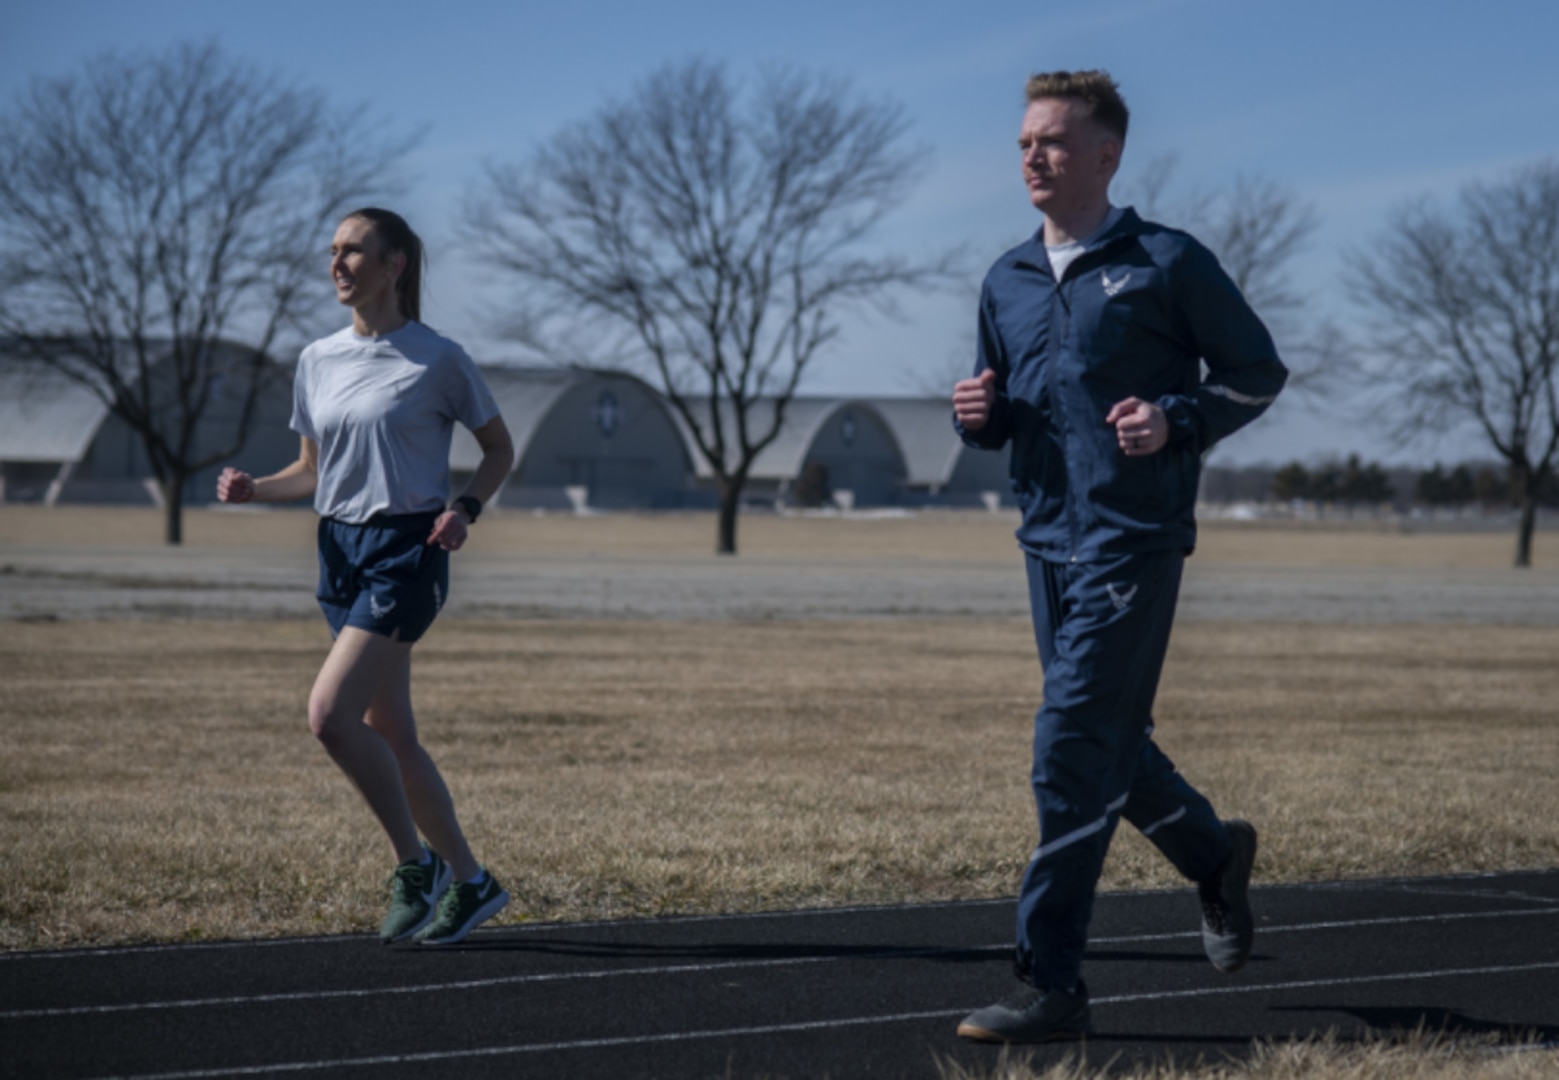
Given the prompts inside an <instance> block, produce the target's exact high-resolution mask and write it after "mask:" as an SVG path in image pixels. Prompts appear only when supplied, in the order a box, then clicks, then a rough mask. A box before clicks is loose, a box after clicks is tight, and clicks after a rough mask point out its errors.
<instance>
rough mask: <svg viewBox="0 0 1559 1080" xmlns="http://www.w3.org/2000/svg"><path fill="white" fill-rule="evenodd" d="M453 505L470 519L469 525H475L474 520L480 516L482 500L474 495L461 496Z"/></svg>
mask: <svg viewBox="0 0 1559 1080" xmlns="http://www.w3.org/2000/svg"><path fill="white" fill-rule="evenodd" d="M455 505H456V506H458V507H460V509H462V510H464V511H465V512H466V517H468V518H470V519H471V524H473V525H475V524H476V519H477V518H479V517H481V516H482V500H481V499H478V498H477V497H476V496H475V495H462V496H460V498H458V499H456V500H455Z"/></svg>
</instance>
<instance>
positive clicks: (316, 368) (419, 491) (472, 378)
mask: <svg viewBox="0 0 1559 1080" xmlns="http://www.w3.org/2000/svg"><path fill="white" fill-rule="evenodd" d="M497 415H498V405H497V403H496V402H495V401H494V400H493V395H492V392H491V391H490V390H488V388H487V383H486V382H485V381H484V380H483V379H482V375H481V372H479V371H477V369H476V365H475V364H474V363H472V361H471V358H470V357H469V356H467V355H466V352H465V350H464V349H462V348H461V347H460V346H459V345H456V344H455V343H454V342H453V341H450V340H449V339H448V338H445V337H440V336H439V335H438V334H436V333H434V332H433V331H432V330H429V329H428V328H427V327H426V326H423V325H422V324H421V323H416V322H408V323H407V324H406V325H405V326H403V327H401V328H400V329H399V330H396V331H395V332H394V333H392V334H386V335H384V336H383V337H361V336H359V335H358V334H355V333H353V332H352V328H351V327H350V326H349V327H347V328H346V329H344V330H342V331H340V332H339V333H335V334H331V335H330V336H329V337H327V338H320V339H319V340H318V341H316V342H314V343H313V344H311V345H309V346H308V347H307V348H306V349H304V350H303V355H302V356H300V357H299V358H298V371H297V377H296V379H295V380H294V382H293V390H292V430H294V431H296V432H297V433H298V434H299V435H302V436H303V437H305V438H308V439H313V440H314V441H315V442H316V443H317V444H318V445H319V486H318V487H317V488H316V489H315V492H314V509H315V510H317V511H318V512H319V513H320V515H321V516H323V517H331V518H336V519H337V520H340V521H347V522H353V523H356V524H361V523H363V522H365V521H367V520H368V519H369V518H371V517H372V516H373V515H375V514H415V513H421V512H425V511H429V510H442V509H443V508H444V507H445V505H446V504H447V503H448V501H449V443H450V438H451V437H452V435H453V434H454V425H455V421H456V420H458V421H460V422H461V423H462V424H464V425H465V426H466V427H468V428H470V429H472V430H473V431H474V430H476V429H477V428H479V427H481V426H482V425H483V424H486V423H487V422H488V421H490V420H491V419H492V418H493V417H495V416H497Z"/></svg>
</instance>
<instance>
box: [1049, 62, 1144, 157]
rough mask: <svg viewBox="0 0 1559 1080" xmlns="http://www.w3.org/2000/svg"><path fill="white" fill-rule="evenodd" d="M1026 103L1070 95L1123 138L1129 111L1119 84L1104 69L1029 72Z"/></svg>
mask: <svg viewBox="0 0 1559 1080" xmlns="http://www.w3.org/2000/svg"><path fill="white" fill-rule="evenodd" d="M1024 92H1025V93H1026V94H1027V95H1028V100H1029V103H1030V104H1033V103H1034V102H1036V101H1039V100H1040V99H1041V98H1070V99H1071V100H1073V101H1081V102H1082V103H1083V104H1084V105H1086V106H1087V107H1088V115H1089V117H1090V118H1091V119H1092V120H1093V122H1094V123H1096V124H1098V125H1099V126H1100V127H1102V128H1104V129H1105V130H1106V131H1108V132H1109V133H1110V134H1111V135H1114V136H1115V137H1116V138H1117V139H1119V140H1120V141H1121V143H1122V144H1124V143H1125V142H1126V126H1127V124H1128V123H1129V122H1130V121H1131V112H1130V111H1129V110H1128V109H1127V108H1126V102H1125V100H1124V99H1123V98H1122V97H1121V89H1120V87H1118V86H1116V85H1115V80H1114V79H1112V78H1110V73H1109V72H1108V71H1101V70H1094V71H1046V72H1041V73H1039V74H1036V75H1030V76H1029V81H1028V85H1027V86H1026V87H1025V88H1024Z"/></svg>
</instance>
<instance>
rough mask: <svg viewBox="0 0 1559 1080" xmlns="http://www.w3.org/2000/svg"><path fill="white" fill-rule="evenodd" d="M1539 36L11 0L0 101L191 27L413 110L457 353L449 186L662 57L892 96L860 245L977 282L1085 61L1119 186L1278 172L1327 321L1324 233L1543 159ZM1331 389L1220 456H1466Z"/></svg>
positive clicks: (834, 10) (1330, 245)
mask: <svg viewBox="0 0 1559 1080" xmlns="http://www.w3.org/2000/svg"><path fill="white" fill-rule="evenodd" d="M1556 37H1559V5H1556V4H1553V3H1551V2H1548V0H1521V2H1517V0H1483V2H1481V3H1476V4H1469V3H1465V2H1462V3H1450V2H1442V0H1421V2H1418V3H1413V4H1407V3H1400V2H1399V3H1385V2H1376V0H1354V2H1340V0H1308V2H1306V3H1302V4H1301V3H1265V2H1257V0H1244V2H1237V0H1094V2H1092V3H1088V4H1079V3H1055V2H1050V0H989V2H976V3H968V4H954V3H950V2H947V0H942V2H933V0H897V2H891V3H890V2H875V0H873V2H860V3H856V2H851V0H832V2H826V3H825V2H820V0H789V2H787V3H780V4H776V3H772V2H771V3H747V2H738V0H727V2H723V3H718V2H693V0H659V2H657V3H643V2H627V0H601V2H595V3H589V2H580V3H561V2H558V3H540V2H526V0H516V2H510V3H500V2H494V0H486V2H470V3H462V2H458V0H446V2H444V3H441V4H428V3H425V2H424V3H409V2H404V0H376V2H374V3H372V4H363V5H344V4H342V5H337V4H329V5H327V4H320V3H318V2H296V0H265V2H263V3H229V2H225V0H205V2H199V0H10V2H9V3H7V4H6V6H5V11H4V13H3V14H0V102H4V103H6V104H8V103H9V102H10V101H11V100H12V99H13V98H14V96H15V95H16V94H17V92H18V91H20V90H21V89H23V88H24V87H25V86H26V83H27V81H28V79H29V78H30V77H32V76H35V75H44V76H48V75H57V74H65V73H68V72H71V71H75V70H79V68H80V66H81V65H82V64H83V63H84V62H85V61H86V60H87V59H89V58H90V57H91V56H92V55H94V54H96V53H98V52H101V51H103V50H105V49H109V48H120V49H140V48H161V47H164V46H167V45H169V44H171V43H173V42H176V41H180V40H196V41H204V40H215V41H216V42H217V43H218V44H219V45H220V46H221V47H222V48H223V49H224V50H226V51H227V52H229V53H230V54H232V55H235V56H240V57H243V58H245V59H247V60H250V61H253V62H255V63H257V64H259V65H261V66H262V67H264V68H266V69H268V70H272V71H276V72H278V73H281V74H283V75H284V76H286V77H288V78H295V79H297V80H299V81H300V82H305V83H308V84H311V85H314V86H317V87H319V88H321V89H323V90H324V91H326V92H327V93H328V94H329V95H330V97H331V98H332V99H333V100H334V101H336V102H338V103H340V104H342V105H355V104H359V103H367V104H368V106H369V108H370V110H371V112H372V113H373V114H374V115H375V116H377V117H380V118H382V119H385V120H390V121H394V122H396V123H399V124H404V125H405V126H406V127H408V128H410V127H425V128H426V130H427V135H426V137H425V139H424V141H423V142H422V144H421V145H420V146H419V148H418V150H417V151H416V152H415V154H414V156H413V159H412V160H411V161H409V162H408V163H407V164H408V173H409V174H410V176H411V177H412V181H413V182H412V186H411V188H410V189H409V190H408V192H407V194H406V196H405V198H404V199H403V200H402V201H401V204H400V205H401V206H402V207H403V208H404V210H405V212H406V213H407V216H408V217H409V218H410V219H411V220H412V222H413V224H414V225H415V226H416V227H417V228H418V229H419V231H420V232H422V234H423V236H424V238H425V239H426V240H427V242H428V245H429V250H430V255H431V257H432V260H433V264H432V288H433V294H432V297H431V298H430V301H429V304H428V311H427V320H428V321H429V322H430V323H432V324H433V325H435V326H437V327H438V328H439V329H440V330H442V331H444V332H445V333H447V334H449V335H450V336H452V337H455V338H456V339H457V340H460V341H461V342H462V343H464V344H466V345H467V347H468V348H469V349H470V350H471V352H472V353H473V354H475V355H477V356H478V357H479V358H483V359H502V358H504V357H505V355H506V353H510V352H512V350H510V349H507V348H506V346H504V344H503V343H502V342H499V341H495V340H492V339H491V338H490V337H489V336H488V332H487V329H486V327H487V322H486V319H487V317H488V313H490V312H491V311H492V309H493V307H494V305H496V304H499V303H501V298H502V295H503V294H502V290H501V289H500V288H497V287H495V284H494V282H492V281H491V280H490V277H489V275H488V274H487V272H486V271H484V270H483V269H482V268H480V267H478V266H475V265H473V264H472V263H471V261H470V260H468V259H464V258H463V257H462V252H461V250H460V247H459V245H458V242H457V238H456V235H455V228H454V226H455V220H456V217H457V215H458V210H459V206H460V202H461V198H462V195H463V193H464V192H465V190H466V188H467V186H468V185H469V184H470V183H471V182H472V181H473V180H474V179H475V178H476V177H477V175H478V174H479V170H480V166H481V164H482V163H483V162H484V161H488V160H494V161H508V160H516V159H518V158H520V157H521V156H523V155H524V154H525V153H526V152H527V151H528V150H529V149H530V148H531V147H533V146H534V145H536V144H537V143H538V142H540V141H542V140H543V139H545V138H546V137H547V136H548V135H549V134H551V133H552V132H554V131H555V130H557V129H558V128H559V127H560V126H562V125H565V124H568V123H570V122H572V121H576V120H580V119H584V118H586V117H588V116H589V115H590V114H591V113H592V112H594V111H595V109H596V108H597V107H598V106H600V105H601V104H602V103H603V102H604V101H606V100H607V99H609V98H612V97H616V96H621V95H623V94H625V93H627V92H628V91H629V90H630V89H631V87H632V86H633V84H634V83H635V81H637V80H638V79H639V78H641V77H642V76H644V75H645V74H647V73H648V72H650V71H651V70H653V69H654V68H656V67H658V66H660V65H662V64H664V63H666V62H668V61H674V60H679V59H685V58H688V57H691V56H695V55H697V56H704V57H708V58H712V59H717V60H723V61H726V62H728V63H729V64H730V65H731V68H732V70H733V72H734V73H737V74H741V73H742V72H743V71H747V70H750V69H751V67H752V66H753V65H754V64H757V63H760V62H767V61H780V62H784V63H788V64H792V65H797V66H800V67H804V68H810V69H815V70H820V71H825V72H828V73H830V74H842V75H846V76H848V77H849V78H851V79H852V80H853V82H854V85H855V87H856V88H857V89H858V90H860V91H862V92H863V93H865V94H867V95H869V96H873V97H892V98H894V99H897V100H898V101H900V102H902V103H903V104H904V105H905V107H906V109H907V111H908V116H909V118H910V120H911V123H912V133H911V140H912V141H913V142H914V143H915V144H916V145H922V146H924V147H925V148H926V154H925V155H924V156H923V157H922V158H921V160H920V163H919V164H920V167H921V168H922V169H923V171H924V175H923V176H922V177H920V178H919V183H918V186H917V187H916V189H915V192H914V195H913V196H912V198H911V200H910V201H909V202H908V203H907V204H906V205H905V206H904V207H903V208H902V209H901V210H900V211H899V212H898V213H897V214H896V215H895V216H894V217H892V218H891V219H890V220H889V222H888V223H887V226H886V228H885V229H884V231H883V234H882V235H881V236H880V237H879V239H878V242H879V243H880V244H881V245H882V246H883V247H884V248H891V249H894V250H898V251H904V252H908V253H927V252H932V251H936V250H940V249H943V248H946V247H948V246H950V245H958V244H961V245H964V246H965V247H966V249H967V250H968V252H970V267H971V277H972V278H973V279H974V281H975V282H977V279H978V277H979V275H980V273H981V272H983V268H984V266H985V265H986V264H987V263H988V262H989V261H990V260H991V259H994V258H995V256H996V255H998V254H999V253H1000V252H1001V251H1003V250H1004V249H1005V248H1007V247H1009V246H1011V245H1012V244H1013V243H1016V242H1017V241H1018V240H1020V239H1022V238H1023V237H1024V236H1026V235H1028V234H1029V233H1031V232H1032V231H1033V230H1034V228H1035V227H1037V225H1038V216H1037V215H1036V214H1035V212H1034V211H1033V209H1032V208H1031V207H1030V206H1029V205H1028V202H1027V199H1026V196H1025V193H1024V190H1023V186H1022V184H1021V182H1020V180H1019V176H1018V162H1017V157H1016V154H1015V152H1014V139H1015V137H1016V130H1017V124H1018V121H1019V118H1020V115H1021V112H1022V84H1023V80H1024V78H1025V77H1026V76H1027V74H1028V73H1029V72H1031V71H1038V70H1051V69H1056V68H1081V67H1103V68H1107V69H1108V70H1109V71H1110V72H1111V73H1112V74H1113V75H1114V76H1115V77H1116V79H1117V80H1118V81H1119V82H1120V84H1121V87H1122V89H1123V91H1124V93H1125V95H1126V99H1127V102H1128V103H1129V104H1130V106H1131V109H1132V135H1131V141H1130V145H1129V146H1128V149H1127V155H1126V161H1125V165H1124V167H1123V170H1122V175H1121V178H1120V179H1121V183H1122V184H1123V185H1129V184H1130V182H1131V181H1132V178H1133V171H1132V170H1133V165H1137V166H1140V165H1142V164H1143V163H1146V162H1149V161H1152V160H1154V159H1155V158H1159V157H1161V156H1162V155H1165V154H1171V153H1172V154H1175V155H1177V160H1178V165H1177V167H1176V171H1175V174H1174V175H1175V188H1176V189H1179V190H1185V189H1190V188H1197V187H1200V188H1210V187H1217V186H1222V185H1227V184H1228V183H1230V182H1231V181H1233V180H1234V178H1235V177H1236V176H1238V175H1240V174H1242V173H1243V174H1255V175H1260V176H1265V177H1269V178H1271V179H1273V180H1276V181H1278V182H1280V183H1282V184H1284V185H1287V186H1289V187H1290V188H1292V189H1293V190H1294V191H1295V192H1296V193H1297V194H1298V195H1299V197H1300V198H1302V199H1303V200H1305V201H1307V202H1309V203H1310V204H1311V205H1313V207H1314V208H1315V211H1316V213H1317V214H1318V216H1319V218H1320V227H1319V228H1318V229H1317V230H1316V232H1315V235H1314V237H1313V239H1312V242H1311V243H1310V245H1309V247H1308V250H1307V251H1306V253H1305V255H1304V256H1303V258H1302V260H1301V262H1300V264H1299V266H1298V267H1297V279H1298V281H1299V284H1300V285H1301V286H1302V287H1303V288H1304V289H1305V290H1306V291H1307V292H1309V293H1310V294H1311V295H1312V296H1313V298H1314V301H1315V303H1316V305H1317V308H1316V310H1317V311H1318V312H1321V311H1324V312H1326V313H1328V314H1330V315H1332V316H1333V317H1335V318H1338V319H1340V320H1342V321H1343V322H1345V323H1346V322H1348V321H1351V320H1355V319H1357V317H1358V309H1357V308H1356V307H1354V306H1353V305H1352V304H1351V302H1350V301H1349V298H1348V296H1347V295H1346V291H1345V289H1344V288H1343V285H1342V282H1341V280H1340V270H1341V263H1342V254H1343V252H1344V251H1346V250H1349V249H1356V248H1364V247H1367V245H1368V243H1369V241H1370V238H1371V236H1372V235H1376V234H1378V232H1379V230H1380V229H1381V228H1382V226H1383V225H1384V223H1385V220H1386V218H1387V216H1388V215H1389V213H1390V211H1391V210H1392V209H1393V208H1394V207H1396V206H1398V205H1400V204H1401V203H1402V202H1403V201H1404V200H1406V199H1410V198H1418V197H1427V198H1446V197H1448V196H1450V195H1453V194H1454V193H1455V192H1456V190H1457V189H1458V188H1459V187H1460V186H1461V185H1463V184H1465V183H1467V182H1469V181H1474V180H1480V179H1498V178H1500V177H1501V176H1503V175H1505V174H1506V173H1508V172H1509V171H1510V170H1511V169H1513V168H1515V167H1517V166H1519V165H1521V164H1523V163H1526V162H1530V161H1534V160H1537V159H1540V158H1544V157H1552V156H1555V155H1559V76H1556V75H1555V74H1554V72H1555V67H1554V56H1553V48H1554V41H1555V40H1556ZM324 244H325V241H324V238H322V243H321V247H322V248H323V247H324ZM972 284H973V282H972V283H971V287H972ZM325 287H326V283H325V280H324V267H323V262H322V265H321V288H322V289H324V288H325ZM970 308H971V302H970V301H969V299H968V298H967V297H966V296H961V295H948V296H945V297H930V298H923V299H917V300H915V301H914V302H912V303H909V304H905V305H904V310H903V312H901V314H900V316H899V317H897V318H884V317H881V316H873V317H868V318H862V319H860V320H855V321H852V323H851V324H850V326H849V330H848V334H847V336H846V338H845V340H844V341H842V342H841V343H840V344H839V345H838V346H837V347H836V349H835V350H834V352H833V353H832V354H831V355H830V356H828V357H827V358H825V359H823V360H822V361H820V362H819V365H818V367H817V369H816V372H815V374H814V376H813V377H812V379H811V380H810V382H809V383H808V384H807V386H806V389H807V390H808V391H811V392H818V393H840V394H852V393H861V394H885V393H908V392H916V391H918V390H919V389H920V388H921V386H922V385H923V384H924V382H925V380H926V378H927V376H928V373H931V372H937V371H946V370H951V369H953V368H954V367H955V366H957V367H961V366H962V365H963V362H964V361H963V356H964V353H966V352H967V350H968V348H969V347H970V345H969V343H970V341H971V340H972V334H971V332H970V327H971V326H972V321H973V314H972V311H971V310H970ZM1341 412H1342V409H1340V408H1338V407H1331V408H1319V409H1317V408H1314V407H1310V406H1306V405H1304V404H1303V403H1302V402H1300V401H1298V400H1297V399H1296V400H1292V401H1291V400H1288V399H1284V400H1280V401H1279V403H1278V404H1277V405H1276V406H1275V407H1274V408H1273V410H1272V413H1271V414H1270V415H1269V416H1268V417H1266V418H1264V419H1263V421H1261V422H1260V423H1259V424H1257V425H1255V426H1253V427H1252V428H1250V429H1248V430H1247V431H1245V432H1241V433H1239V434H1238V435H1236V436H1235V437H1233V438H1232V439H1230V440H1229V442H1228V443H1226V444H1225V446H1224V447H1223V448H1220V450H1219V454H1220V455H1221V456H1222V458H1223V460H1224V461H1225V462H1226V463H1229V464H1243V463H1254V462H1260V461H1267V462H1280V461H1287V460H1290V459H1293V458H1300V459H1304V460H1315V459H1318V458H1319V457H1320V456H1323V455H1336V454H1340V453H1347V452H1350V451H1357V452H1360V453H1362V454H1364V455H1365V456H1366V457H1369V458H1378V459H1383V460H1388V461H1397V462H1415V461H1427V460H1432V459H1434V458H1437V457H1438V458H1442V459H1446V460H1450V459H1455V458H1459V457H1462V456H1466V455H1467V454H1473V453H1477V443H1476V442H1475V441H1473V440H1471V439H1470V438H1465V437H1460V436H1458V435H1456V434H1455V433H1448V434H1445V435H1442V436H1440V437H1437V438H1433V439H1431V440H1429V441H1427V442H1425V443H1423V444H1419V445H1415V446H1411V447H1402V446H1396V445H1393V444H1392V443H1390V442H1389V441H1388V440H1386V439H1385V438H1384V437H1383V436H1382V435H1380V434H1377V433H1376V430H1375V427H1374V425H1373V424H1372V422H1371V420H1370V419H1369V418H1368V417H1359V416H1356V415H1349V416H1347V418H1346V420H1343V419H1340V418H1339V416H1340V414H1341ZM1393 419H1394V418H1393ZM1388 426H1389V425H1388V424H1386V423H1385V422H1384V421H1382V423H1381V424H1380V427H1381V429H1382V430H1384V429H1385V428H1386V427H1388Z"/></svg>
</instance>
